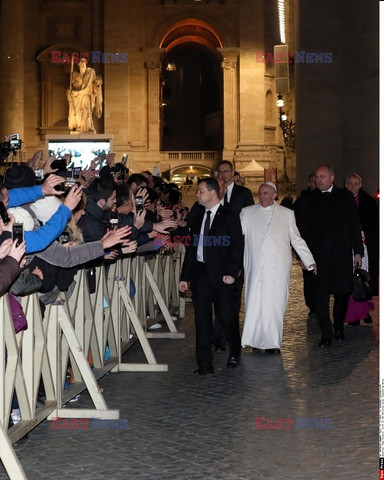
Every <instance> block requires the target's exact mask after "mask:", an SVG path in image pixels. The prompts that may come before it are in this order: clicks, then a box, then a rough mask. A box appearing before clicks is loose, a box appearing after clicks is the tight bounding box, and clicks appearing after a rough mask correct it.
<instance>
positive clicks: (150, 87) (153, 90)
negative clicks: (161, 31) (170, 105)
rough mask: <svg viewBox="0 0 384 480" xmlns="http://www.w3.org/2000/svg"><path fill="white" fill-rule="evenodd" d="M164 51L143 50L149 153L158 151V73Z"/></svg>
mask: <svg viewBox="0 0 384 480" xmlns="http://www.w3.org/2000/svg"><path fill="white" fill-rule="evenodd" d="M163 52H164V49H160V48H156V49H151V51H149V49H145V52H144V58H145V67H146V69H147V122H148V139H147V146H148V150H149V151H153V150H155V151H159V149H160V72H161V55H162V54H163Z"/></svg>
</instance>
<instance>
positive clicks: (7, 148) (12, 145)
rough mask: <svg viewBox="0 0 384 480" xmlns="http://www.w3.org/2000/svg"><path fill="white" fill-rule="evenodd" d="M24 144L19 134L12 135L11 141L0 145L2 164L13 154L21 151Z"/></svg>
mask: <svg viewBox="0 0 384 480" xmlns="http://www.w3.org/2000/svg"><path fill="white" fill-rule="evenodd" d="M22 143H23V142H22V140H20V137H19V135H18V134H17V133H15V134H13V135H10V136H9V141H7V142H3V143H0V163H3V162H4V161H5V159H6V158H7V157H8V155H9V154H10V153H11V152H13V153H15V152H16V150H20V148H21V144H22Z"/></svg>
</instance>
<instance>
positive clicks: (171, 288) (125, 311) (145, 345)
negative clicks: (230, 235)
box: [0, 247, 184, 480]
mask: <svg viewBox="0 0 384 480" xmlns="http://www.w3.org/2000/svg"><path fill="white" fill-rule="evenodd" d="M182 257H183V247H178V248H177V249H176V251H175V252H174V253H173V254H172V255H166V256H165V255H159V254H155V253H153V254H150V255H148V254H147V255H145V256H144V255H135V256H130V257H126V258H124V259H122V260H119V261H117V262H116V263H114V264H111V265H109V266H108V267H107V268H105V267H97V268H96V278H95V280H96V290H95V292H94V293H92V294H90V293H89V289H88V282H87V279H86V272H85V269H81V270H79V271H78V272H77V274H76V276H75V281H76V285H75V288H74V290H73V292H72V294H71V296H70V298H69V299H68V300H67V299H66V294H65V293H62V294H61V295H60V297H59V299H58V301H57V302H56V303H55V304H54V305H48V306H47V308H46V311H45V313H44V318H42V315H41V309H40V305H39V299H38V296H37V294H33V295H29V296H26V297H23V298H22V305H23V309H24V312H25V314H26V317H27V320H28V329H27V330H25V331H24V332H20V333H18V334H17V335H16V334H15V333H14V328H13V321H12V316H11V313H10V310H9V304H8V299H7V296H3V297H1V298H0V314H1V319H2V320H1V323H0V395H1V398H0V460H1V462H2V463H3V466H4V468H5V471H6V472H7V474H8V476H9V478H10V479H11V480H21V479H26V478H27V477H26V475H25V473H24V471H23V469H22V466H21V464H20V462H19V460H18V458H17V456H16V453H15V451H14V449H13V446H12V445H13V444H14V443H16V442H17V441H18V440H19V439H21V438H22V437H23V436H24V435H26V434H27V433H28V432H29V431H31V430H32V429H33V428H35V427H36V425H38V424H39V423H40V422H42V421H43V420H45V419H48V420H52V419H54V418H100V419H117V418H119V410H112V409H109V408H108V406H107V404H106V402H105V400H104V397H103V395H102V391H101V390H100V389H99V387H98V384H97V380H98V379H99V378H101V377H102V376H103V375H105V374H106V373H107V372H108V371H111V372H128V371H167V370H168V365H166V364H159V363H157V361H156V358H155V355H154V353H153V351H152V348H151V346H150V344H149V342H148V338H156V337H157V338H174V339H178V338H184V334H183V333H180V332H178V331H177V329H176V327H175V324H174V322H173V320H172V317H171V314H170V310H171V309H178V313H179V318H182V317H183V316H184V299H183V298H182V297H180V296H179V294H178V288H177V285H178V281H179V275H180V266H181V262H182V259H183V258H182ZM133 290H135V293H134V295H133ZM131 295H132V297H133V298H131ZM171 311H172V310H171ZM160 312H161V313H162V315H163V318H164V321H165V325H166V326H167V328H168V330H169V331H167V332H160V333H158V332H149V331H148V329H147V326H148V325H149V322H150V321H151V320H150V319H151V318H152V321H156V320H157V318H158V317H159V315H158V314H159V313H160ZM136 341H138V342H139V343H140V345H141V347H142V349H143V352H144V354H145V358H146V361H147V363H129V362H123V360H122V356H123V354H124V353H125V352H126V351H127V350H128V349H129V348H130V347H131V346H132V345H133V344H134V343H135V342H136ZM107 347H108V349H109V352H110V355H109V356H108V359H107V360H106V355H105V352H106V348H107ZM90 359H92V360H90ZM90 361H91V362H92V363H93V365H90ZM69 362H70V365H71V368H72V371H73V378H74V383H72V384H70V385H69V386H68V388H65V387H66V385H65V382H66V376H67V368H68V365H69ZM40 381H42V382H43V384H44V390H45V402H44V403H42V402H39V401H38V391H39V385H40ZM83 390H87V391H88V393H89V395H90V397H91V399H92V401H93V404H94V408H89V409H85V408H64V407H65V404H66V403H67V402H69V400H71V399H72V398H73V397H75V396H76V395H77V394H79V393H80V392H82V391H83ZM14 393H15V394H16V396H17V400H18V404H19V408H20V412H21V421H20V422H19V423H17V424H16V425H14V426H12V427H11V428H8V424H9V418H10V413H11V409H12V400H13V397H14Z"/></svg>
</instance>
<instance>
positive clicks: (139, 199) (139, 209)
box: [135, 195, 144, 212]
mask: <svg viewBox="0 0 384 480" xmlns="http://www.w3.org/2000/svg"><path fill="white" fill-rule="evenodd" d="M135 205H136V211H137V212H142V211H143V210H144V201H143V197H142V196H141V195H138V196H137V197H135Z"/></svg>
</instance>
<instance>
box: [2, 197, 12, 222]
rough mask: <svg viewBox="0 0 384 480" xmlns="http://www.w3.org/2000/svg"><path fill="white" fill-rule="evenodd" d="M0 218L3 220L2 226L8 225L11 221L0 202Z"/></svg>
mask: <svg viewBox="0 0 384 480" xmlns="http://www.w3.org/2000/svg"><path fill="white" fill-rule="evenodd" d="M0 217H1V219H2V220H3V223H4V225H7V223H9V222H10V220H11V219H10V218H9V217H8V212H7V209H6V208H5V205H4V203H3V202H0Z"/></svg>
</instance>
